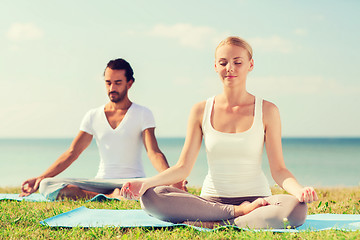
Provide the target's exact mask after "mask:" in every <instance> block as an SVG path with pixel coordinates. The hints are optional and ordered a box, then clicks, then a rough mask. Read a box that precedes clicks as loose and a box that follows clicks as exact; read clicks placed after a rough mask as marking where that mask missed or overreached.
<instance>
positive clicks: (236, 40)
mask: <svg viewBox="0 0 360 240" xmlns="http://www.w3.org/2000/svg"><path fill="white" fill-rule="evenodd" d="M224 45H234V46H238V47H242V48H244V49H245V50H246V51H247V52H248V55H249V60H251V59H252V56H253V50H252V47H251V46H250V44H249V43H248V42H247V41H245V40H244V39H242V38H240V37H233V36H231V37H227V38H225V39H224V40H222V41H221V42H220V43H219V45H218V46H217V47H216V49H215V57H216V52H217V50H218V49H219V47H221V46H224Z"/></svg>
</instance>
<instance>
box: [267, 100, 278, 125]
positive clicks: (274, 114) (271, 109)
mask: <svg viewBox="0 0 360 240" xmlns="http://www.w3.org/2000/svg"><path fill="white" fill-rule="evenodd" d="M263 115H264V117H263V118H264V120H265V121H267V120H268V121H271V120H272V119H274V118H279V116H280V112H279V108H278V107H277V106H276V105H275V104H274V103H272V102H270V101H267V100H263Z"/></svg>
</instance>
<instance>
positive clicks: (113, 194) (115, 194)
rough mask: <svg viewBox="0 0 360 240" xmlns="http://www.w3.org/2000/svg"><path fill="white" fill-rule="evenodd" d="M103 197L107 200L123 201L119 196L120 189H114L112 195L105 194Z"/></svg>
mask: <svg viewBox="0 0 360 240" xmlns="http://www.w3.org/2000/svg"><path fill="white" fill-rule="evenodd" d="M105 196H107V197H108V198H116V199H119V200H124V199H125V198H123V197H122V196H121V195H120V189H119V188H115V189H114V191H113V192H112V193H110V194H105Z"/></svg>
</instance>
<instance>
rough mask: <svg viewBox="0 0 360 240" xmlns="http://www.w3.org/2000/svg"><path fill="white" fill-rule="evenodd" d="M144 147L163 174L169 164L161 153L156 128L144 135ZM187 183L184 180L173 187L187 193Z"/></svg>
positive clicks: (147, 130) (144, 132)
mask: <svg viewBox="0 0 360 240" xmlns="http://www.w3.org/2000/svg"><path fill="white" fill-rule="evenodd" d="M142 137H143V141H144V145H145V149H146V152H147V154H148V157H149V159H150V161H151V163H152V165H153V166H154V167H155V169H156V170H157V171H158V172H163V171H165V170H166V169H168V168H169V163H168V161H167V160H166V157H165V155H164V154H163V153H162V152H161V150H160V148H159V146H158V143H157V140H156V137H155V128H147V129H145V130H144V131H143V133H142ZM186 184H187V181H186V180H183V181H181V182H179V183H176V184H173V185H172V186H173V187H176V188H179V189H181V190H184V191H187V188H186Z"/></svg>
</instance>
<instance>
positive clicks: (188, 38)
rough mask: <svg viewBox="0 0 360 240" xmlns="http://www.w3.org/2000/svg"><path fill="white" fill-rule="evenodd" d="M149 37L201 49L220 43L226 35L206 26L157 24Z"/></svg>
mask: <svg viewBox="0 0 360 240" xmlns="http://www.w3.org/2000/svg"><path fill="white" fill-rule="evenodd" d="M149 34H150V35H151V36H157V37H165V38H172V39H175V40H177V41H178V42H179V43H180V44H181V45H183V46H189V47H194V48H202V47H204V45H207V44H209V43H216V42H219V41H221V40H222V39H223V38H225V36H227V35H228V34H226V33H219V32H217V31H216V30H215V29H214V28H211V27H207V26H193V25H191V24H184V23H178V24H175V25H165V24H158V25H155V26H154V27H153V28H152V29H151V30H150V32H149Z"/></svg>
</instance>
